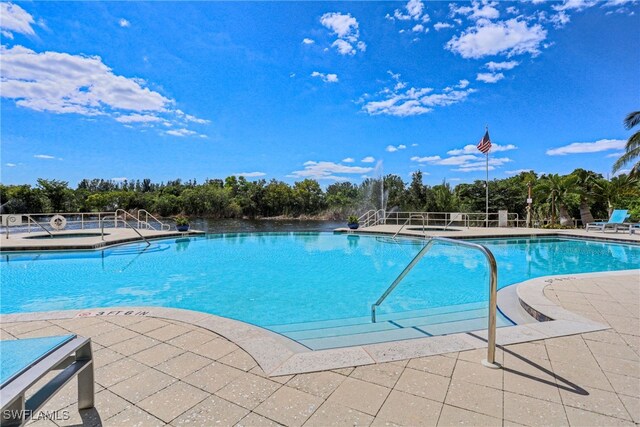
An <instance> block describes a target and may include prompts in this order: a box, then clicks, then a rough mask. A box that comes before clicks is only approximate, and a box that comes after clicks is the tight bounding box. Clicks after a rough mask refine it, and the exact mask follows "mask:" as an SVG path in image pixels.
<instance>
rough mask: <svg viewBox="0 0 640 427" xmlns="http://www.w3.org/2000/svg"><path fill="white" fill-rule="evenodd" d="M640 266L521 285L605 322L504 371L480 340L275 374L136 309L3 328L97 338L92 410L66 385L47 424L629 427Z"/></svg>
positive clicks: (202, 329)
mask: <svg viewBox="0 0 640 427" xmlns="http://www.w3.org/2000/svg"><path fill="white" fill-rule="evenodd" d="M638 274H639V272H638V271H636V270H634V271H629V272H619V273H614V274H588V275H582V276H581V275H575V276H571V277H563V278H562V280H559V279H561V278H558V277H556V278H553V280H550V279H549V278H547V279H535V280H533V281H528V282H525V285H524V286H523V288H522V289H521V291H523V292H520V294H521V295H520V296H523V295H522V293H524V294H527V293H530V296H527V295H524V298H529V301H528V302H529V303H530V305H532V306H534V307H535V308H536V309H538V310H541V311H542V312H544V311H545V310H547V311H546V312H547V314H551V312H550V311H549V310H551V311H553V310H562V311H563V312H565V313H569V315H572V316H579V317H580V319H587V322H590V323H591V324H601V325H603V327H604V328H607V329H603V330H598V331H593V332H584V333H578V332H576V331H575V330H573V331H571V330H565V335H569V336H563V337H553V338H551V337H547V336H540V335H538V336H531V337H530V340H528V342H523V343H517V344H506V345H501V346H500V348H499V349H498V351H497V360H498V362H500V363H501V364H502V365H503V369H500V370H492V369H487V368H484V367H482V366H481V364H480V360H481V359H482V358H483V357H484V353H485V351H486V350H485V349H481V348H480V349H472V350H465V351H451V352H447V353H445V354H441V355H431V356H425V357H410V358H408V359H404V360H395V361H389V362H381V363H376V364H369V365H362V366H357V367H356V366H345V367H342V368H337V369H332V370H323V371H319V372H312V373H305V374H295V375H276V376H273V374H272V375H271V376H269V375H267V373H265V371H264V370H263V369H262V368H261V367H260V365H259V364H258V363H257V362H256V361H255V360H254V358H253V357H251V355H250V354H249V353H247V352H246V351H245V350H243V349H242V347H241V346H239V345H238V344H236V343H234V342H232V340H228V339H226V338H224V337H223V336H221V335H220V334H217V333H215V332H212V331H211V330H210V329H209V328H208V327H207V326H203V325H197V323H198V322H197V321H196V322H193V321H190V320H188V319H187V318H186V317H183V318H182V320H175V319H174V320H171V319H167V318H161V317H153V316H149V315H144V314H141V313H139V312H135V311H134V312H133V313H129V314H128V315H126V314H123V313H120V314H113V315H101V316H97V315H95V314H96V313H92V314H93V315H87V316H79V317H72V318H57V319H56V318H51V317H52V316H51V314H47V313H31V314H30V315H31V319H30V320H28V318H27V317H26V315H19V316H22V321H17V322H13V321H12V320H18V319H17V318H12V317H11V316H6V315H5V316H2V317H0V334H1V338H2V339H13V338H28V337H35V336H47V335H55V334H66V333H69V332H72V333H77V334H79V335H83V336H89V337H91V338H92V340H93V343H94V351H95V360H96V365H97V366H96V368H97V370H96V383H97V395H96V408H95V409H94V410H87V411H82V413H78V411H77V403H76V399H77V397H76V394H75V393H76V390H75V384H74V383H73V382H72V383H70V384H68V385H67V386H66V387H65V389H64V390H63V391H62V392H61V393H60V394H58V395H57V396H56V397H54V399H53V400H51V401H50V402H49V403H48V404H47V406H46V407H45V408H44V409H43V410H45V411H50V412H48V413H49V414H52V413H54V411H58V412H56V414H58V415H57V416H56V419H55V420H51V419H48V420H40V421H37V422H35V423H34V424H40V425H49V426H53V425H78V424H81V425H144V426H146V425H167V424H169V425H173V426H178V425H186V424H191V425H213V424H216V425H251V426H253V425H278V424H281V425H288V426H300V425H308V426H313V425H321V426H324V425H347V424H350V425H356V424H357V425H444V426H447V425H459V424H461V423H463V424H467V425H582V426H584V425H621V426H624V425H628V426H633V425H637V424H638V423H640V399H639V398H638V396H639V395H640V280H639V276H638ZM536 281H537V282H536ZM519 291H520V290H519ZM541 296H542V298H544V299H542V298H541ZM150 310H155V308H153V309H150ZM85 312H86V311H85ZM12 316H13V315H12ZM203 316H207V315H203ZM58 317H60V313H58ZM45 318H49V320H43V319H45ZM574 320H575V318H574ZM546 323H551V322H546ZM543 324H544V323H539V324H537V325H543ZM503 329H506V328H503ZM414 341H417V340H414ZM262 345H263V346H264V345H266V343H262ZM65 411H66V412H65ZM67 417H68V419H66V420H63V419H62V418H67Z"/></svg>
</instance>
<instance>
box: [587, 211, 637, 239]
mask: <svg viewBox="0 0 640 427" xmlns="http://www.w3.org/2000/svg"><path fill="white" fill-rule="evenodd" d="M627 218H629V214H627V210H626V209H616V210H615V211H613V213H612V214H611V217H610V218H609V221H606V222H605V221H599V222H590V223H588V224H587V227H586V230H587V231H589V229H590V228H595V229H598V230H600V231H602V232H604V231H605V230H606V229H607V228H613V229H614V230H615V231H616V233H617V232H618V227H621V226H622V224H624V222H625V221H626V220H627Z"/></svg>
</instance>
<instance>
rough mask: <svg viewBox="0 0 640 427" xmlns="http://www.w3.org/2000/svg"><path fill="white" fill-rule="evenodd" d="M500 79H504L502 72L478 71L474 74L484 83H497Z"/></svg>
mask: <svg viewBox="0 0 640 427" xmlns="http://www.w3.org/2000/svg"><path fill="white" fill-rule="evenodd" d="M502 79H504V74H503V73H478V75H477V76H476V80H479V81H481V82H485V83H497V82H499V81H500V80H502Z"/></svg>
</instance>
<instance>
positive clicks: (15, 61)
mask: <svg viewBox="0 0 640 427" xmlns="http://www.w3.org/2000/svg"><path fill="white" fill-rule="evenodd" d="M0 54H1V55H2V68H1V69H0V94H1V96H2V97H3V98H8V99H13V100H15V103H16V105H18V106H20V107H24V108H29V109H32V110H36V111H47V112H51V113H56V114H80V115H84V116H108V117H113V118H114V119H115V120H117V121H119V122H120V123H126V124H131V123H146V124H150V123H153V122H158V123H164V122H166V121H170V122H171V123H174V124H180V123H183V122H194V123H200V124H204V123H208V120H204V119H199V118H197V117H194V116H192V115H188V114H185V113H183V112H182V111H180V110H175V109H174V108H173V106H174V105H175V101H174V100H172V99H169V98H167V97H165V96H163V95H161V94H160V93H158V92H156V91H153V90H151V89H149V88H148V87H147V83H146V82H145V81H144V80H142V79H139V78H135V77H132V78H128V77H124V76H121V75H117V74H115V73H114V72H113V70H112V69H111V68H109V67H108V66H107V65H105V64H104V63H103V62H102V59H101V58H100V57H99V56H84V55H71V54H68V53H60V52H42V53H37V52H35V51H33V50H31V49H28V48H25V47H23V46H14V47H11V48H8V47H6V46H1V47H0ZM143 116H145V117H144V118H142V117H143ZM152 116H155V117H156V118H157V119H158V120H156V119H153V118H152Z"/></svg>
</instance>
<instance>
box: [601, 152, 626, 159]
mask: <svg viewBox="0 0 640 427" xmlns="http://www.w3.org/2000/svg"><path fill="white" fill-rule="evenodd" d="M623 154H624V151H616V152H615V153H609V154H607V155H606V156H605V157H606V158H613V157H620V156H622V155H623Z"/></svg>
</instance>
